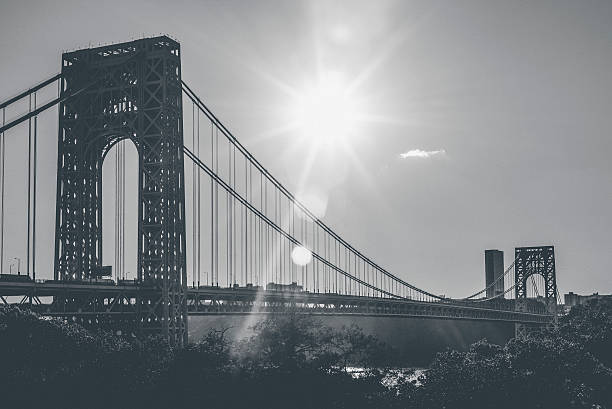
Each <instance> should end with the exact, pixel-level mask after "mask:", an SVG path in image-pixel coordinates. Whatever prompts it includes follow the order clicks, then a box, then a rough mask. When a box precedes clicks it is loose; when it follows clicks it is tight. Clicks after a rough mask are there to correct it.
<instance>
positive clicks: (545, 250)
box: [514, 246, 557, 338]
mask: <svg viewBox="0 0 612 409" xmlns="http://www.w3.org/2000/svg"><path fill="white" fill-rule="evenodd" d="M515 260H516V263H515V275H514V279H515V298H516V310H517V311H525V309H526V306H527V279H528V278H529V277H530V276H532V275H534V274H540V275H541V276H542V277H544V286H545V291H544V300H545V303H546V309H547V311H548V313H549V314H551V316H552V317H554V318H553V324H554V323H555V322H556V316H557V274H556V270H555V248H554V247H553V246H543V247H517V248H516V249H515ZM531 330H533V327H530V326H528V325H525V324H524V323H517V324H516V325H515V333H516V334H515V335H516V337H517V338H518V337H526V336H527V334H528V333H529V332H530V331H531Z"/></svg>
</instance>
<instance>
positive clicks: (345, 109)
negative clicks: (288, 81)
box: [294, 71, 358, 147]
mask: <svg viewBox="0 0 612 409" xmlns="http://www.w3.org/2000/svg"><path fill="white" fill-rule="evenodd" d="M347 89H348V87H347V86H346V83H345V81H344V77H343V75H342V74H341V73H339V72H336V71H330V72H327V73H326V74H325V75H322V76H321V77H320V78H319V79H318V81H317V82H316V83H315V84H311V85H310V86H307V87H304V89H303V90H302V91H301V92H299V93H298V98H297V101H296V105H295V109H294V117H295V119H294V123H295V125H296V127H297V128H298V129H299V131H300V132H301V136H302V137H303V138H305V139H307V140H308V141H309V142H310V143H312V144H315V145H317V146H318V147H333V146H335V145H337V144H338V143H344V142H346V139H347V137H348V136H349V135H350V134H351V133H352V132H353V131H355V125H356V122H357V118H358V110H357V104H356V103H355V100H354V98H352V97H351V95H350V94H349V92H348V91H347Z"/></svg>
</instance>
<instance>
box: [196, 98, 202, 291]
mask: <svg viewBox="0 0 612 409" xmlns="http://www.w3.org/2000/svg"><path fill="white" fill-rule="evenodd" d="M196 112H197V133H198V134H197V142H198V157H200V110H197V111H196ZM200 176H201V175H200V172H198V254H197V256H198V282H199V281H200V271H201V267H202V255H201V254H200V252H201V251H202V239H201V233H202V230H201V226H202V219H201V217H202V205H201V201H202V195H201V194H200V185H201V178H200Z"/></svg>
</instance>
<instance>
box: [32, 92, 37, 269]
mask: <svg viewBox="0 0 612 409" xmlns="http://www.w3.org/2000/svg"><path fill="white" fill-rule="evenodd" d="M34 109H36V93H34ZM37 132H38V115H36V116H35V117H34V188H33V192H32V194H33V196H34V198H33V199H34V200H33V209H32V280H34V281H36V145H37V143H36V141H37V137H36V135H37Z"/></svg>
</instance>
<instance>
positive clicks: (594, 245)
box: [0, 0, 612, 296]
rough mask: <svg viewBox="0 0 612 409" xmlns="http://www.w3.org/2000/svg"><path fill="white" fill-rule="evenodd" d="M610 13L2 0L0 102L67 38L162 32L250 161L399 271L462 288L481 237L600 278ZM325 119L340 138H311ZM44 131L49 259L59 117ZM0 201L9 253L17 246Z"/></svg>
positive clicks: (78, 44) (608, 149)
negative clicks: (540, 250) (547, 254)
mask: <svg viewBox="0 0 612 409" xmlns="http://www.w3.org/2000/svg"><path fill="white" fill-rule="evenodd" d="M611 27H612V3H611V2H609V1H595V0H593V1H589V2H576V1H562V0H555V1H539V2H524V1H503V2H502V1H488V0H486V1H485V0H483V1H463V2H461V3H459V2H455V1H450V0H449V1H445V2H442V1H404V0H398V1H369V0H368V1H353V0H352V1H345V2H342V1H333V2H332V1H282V0H278V1H241V2H239V1H205V0H193V1H173V2H170V1H147V2H144V1H95V2H94V1H61V0H57V1H53V2H50V1H38V2H35V1H27V0H18V1H17V0H13V1H10V0H5V1H3V2H2V4H1V5H0V54H1V55H2V56H3V58H2V61H3V62H2V64H0V78H3V79H2V81H0V100H4V99H6V98H8V97H10V96H12V95H14V94H15V93H17V92H19V91H21V90H23V89H25V88H27V87H29V86H31V85H33V84H34V83H35V82H38V81H40V80H42V79H43V78H46V77H49V76H50V75H52V74H54V73H56V72H58V71H59V69H60V57H61V52H62V51H66V50H72V49H78V48H84V47H87V46H89V45H90V44H91V45H93V46H97V45H98V44H100V43H102V44H106V43H113V42H123V41H128V40H130V39H133V38H140V37H142V36H143V35H145V36H153V35H158V34H160V33H164V34H168V35H170V36H171V37H173V38H175V39H177V40H178V41H179V42H180V43H181V47H182V75H183V79H185V80H186V81H187V82H188V83H189V84H190V86H191V87H192V88H194V89H195V90H196V91H197V92H198V94H200V95H201V96H202V97H204V99H205V101H206V102H207V104H208V106H209V107H211V109H212V110H213V111H214V112H215V113H216V115H217V116H218V117H219V118H220V119H221V120H222V121H223V122H224V123H225V124H226V125H227V126H228V127H229V128H230V129H231V130H232V131H233V132H234V134H235V135H237V136H238V137H239V138H240V140H241V141H242V143H243V144H244V145H245V146H246V147H247V148H248V149H249V150H250V151H251V152H252V153H253V154H254V155H255V156H256V157H257V158H258V160H259V161H260V162H262V163H263V164H264V166H266V167H267V168H268V169H269V170H270V171H271V172H272V173H273V174H274V175H275V176H276V177H277V178H278V179H279V180H280V181H281V182H282V183H284V184H285V185H286V186H287V187H288V188H290V190H292V191H295V192H300V191H303V192H317V195H318V196H323V197H325V198H326V202H327V203H326V205H325V206H323V208H324V212H325V216H324V221H325V222H326V223H327V224H328V225H330V226H331V227H333V228H334V229H335V230H336V231H337V232H338V233H340V235H342V236H343V237H344V238H346V239H347V240H348V241H349V242H350V243H352V244H353V245H354V246H355V247H357V248H359V249H361V250H362V251H363V252H364V253H365V254H367V255H369V256H370V257H371V258H373V259H374V260H376V261H377V262H378V263H379V264H381V265H382V266H384V267H386V268H387V269H389V270H390V271H392V272H394V273H395V274H396V275H398V276H400V277H402V278H404V279H405V280H407V281H409V282H411V283H413V284H415V285H417V286H419V287H421V288H424V289H427V290H431V291H432V292H435V293H437V294H446V295H449V296H465V295H468V294H469V293H471V292H472V291H473V290H474V289H477V288H479V287H482V286H483V283H484V266H483V264H484V250H485V249H488V248H499V249H501V250H504V251H505V252H506V257H505V260H506V264H508V263H509V262H511V258H512V254H513V249H514V247H515V246H528V245H549V244H553V245H555V248H556V255H557V269H558V277H557V280H558V285H559V288H560V291H561V292H563V293H565V292H568V291H575V292H579V293H590V292H593V291H599V292H600V293H611V292H612V280H610V273H611V271H610V270H611V267H610V256H611V254H612V233H611V232H612V213H611V210H610V209H612V161H611V160H610V156H611V154H612V137H611V134H610V132H611V130H612V123H611V118H612V28H611ZM54 115H56V114H54ZM313 115H315V116H317V117H319V118H320V121H319V123H318V125H316V124H313V123H311V122H310V121H307V120H305V118H308V117H312V116H313ZM323 125H325V126H324V127H323ZM323 129H327V130H330V129H331V130H333V135H335V137H334V138H321V137H317V138H313V137H309V136H308V135H312V134H317V135H321V134H324V132H323V131H322V130H323ZM41 132H42V133H41V140H40V146H39V149H40V152H44V153H45V154H43V157H42V158H41V159H40V162H39V166H40V167H41V169H47V171H44V172H42V175H41V178H42V179H41V182H40V183H41V186H40V198H39V200H40V202H39V203H43V205H44V206H43V207H45V206H46V208H43V209H42V210H40V211H39V212H40V218H41V221H40V223H39V227H38V228H39V232H40V236H39V239H38V240H39V249H38V250H37V251H38V257H39V261H38V265H39V271H41V273H40V275H41V276H42V277H45V276H46V277H51V274H52V273H51V271H52V256H53V246H52V244H51V243H53V217H54V213H55V211H54V203H55V173H54V169H55V161H56V156H55V155H56V149H57V147H56V145H57V139H56V138H57V129H56V128H55V129H53V128H52V127H49V128H48V129H46V130H43V131H41ZM9 143H10V142H9ZM12 160H14V161H15V163H17V162H18V159H12ZM9 163H10V160H9ZM23 174H24V173H23V172H22V173H15V174H14V175H13V176H14V177H19V178H22V177H23ZM11 189H13V190H12V191H10V192H9V195H12V196H11V197H19V195H23V191H20V190H19V188H18V186H14V187H12V188H10V187H9V190H11ZM11 206H12V207H10V208H9V209H8V210H7V211H8V213H9V215H12V216H14V217H13V219H14V221H13V222H12V224H11V223H9V225H8V228H9V229H10V230H9V231H12V235H13V236H12V237H15V238H16V239H15V240H14V242H13V243H10V244H7V248H6V250H5V252H6V256H5V257H6V258H7V259H8V258H10V257H15V256H19V257H22V258H23V257H24V256H23V255H22V254H21V253H19V251H20V250H19V249H20V248H23V247H24V246H23V243H21V241H23V240H21V237H19V233H17V232H19V231H20V229H23V227H22V226H23V220H25V219H24V218H23V217H21V216H19V217H21V219H19V217H17V216H18V215H21V214H22V213H23V203H21V205H18V204H14V205H11ZM47 215H48V216H47ZM18 219H19V220H22V219H23V220H22V221H19V222H18V221H17V220H18ZM19 223H21V224H19ZM41 243H42V244H41ZM111 251H112V250H111ZM5 265H6V263H5ZM5 268H6V267H5ZM45 269H46V271H48V273H42V271H43V270H45Z"/></svg>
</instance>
